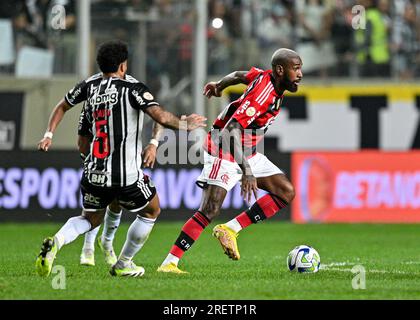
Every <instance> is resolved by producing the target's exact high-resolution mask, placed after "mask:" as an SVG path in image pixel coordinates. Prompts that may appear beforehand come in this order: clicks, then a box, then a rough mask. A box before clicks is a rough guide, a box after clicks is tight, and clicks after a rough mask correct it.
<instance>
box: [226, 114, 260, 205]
mask: <svg viewBox="0 0 420 320" xmlns="http://www.w3.org/2000/svg"><path fill="white" fill-rule="evenodd" d="M243 131H244V128H243V127H242V126H241V124H240V123H239V122H238V121H236V120H235V119H231V120H230V121H229V122H228V123H227V124H226V126H225V127H224V128H223V130H222V132H221V135H222V148H223V151H224V152H225V151H229V152H230V154H232V155H233V157H234V159H235V161H236V163H237V164H238V165H239V167H240V168H241V170H242V183H241V195H242V196H243V198H244V199H245V201H247V202H248V203H250V202H251V198H252V195H254V197H255V200H256V199H257V196H258V186H257V179H256V178H255V177H254V175H253V173H252V170H251V166H250V164H249V162H248V159H247V157H246V153H245V152H244V150H243V148H242V146H243V143H242V134H243ZM225 149H226V150H225Z"/></svg>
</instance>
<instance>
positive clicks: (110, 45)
mask: <svg viewBox="0 0 420 320" xmlns="http://www.w3.org/2000/svg"><path fill="white" fill-rule="evenodd" d="M127 59H128V46H127V44H126V43H125V42H123V41H120V40H112V41H107V42H104V43H102V44H101V45H100V46H99V49H98V54H97V55H96V62H97V63H98V66H99V69H100V70H101V71H102V72H103V73H110V72H116V71H117V70H118V67H119V65H120V64H121V63H123V62H124V61H126V60H127Z"/></svg>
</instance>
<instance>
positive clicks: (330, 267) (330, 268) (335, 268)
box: [320, 261, 420, 275]
mask: <svg viewBox="0 0 420 320" xmlns="http://www.w3.org/2000/svg"><path fill="white" fill-rule="evenodd" d="M402 263H403V264H420V261H407V262H402ZM357 264H358V263H353V262H348V261H346V262H331V263H328V264H321V266H320V270H327V271H340V272H352V269H350V268H338V267H339V266H354V265H357ZM366 272H368V273H382V274H386V273H389V274H406V275H420V273H413V272H405V271H399V270H394V271H390V270H378V269H366Z"/></svg>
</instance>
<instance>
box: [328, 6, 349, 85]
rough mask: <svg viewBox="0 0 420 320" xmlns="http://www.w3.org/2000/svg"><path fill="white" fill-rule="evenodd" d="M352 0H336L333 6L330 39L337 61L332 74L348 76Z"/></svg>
mask: <svg viewBox="0 0 420 320" xmlns="http://www.w3.org/2000/svg"><path fill="white" fill-rule="evenodd" d="M352 6H353V1H349V0H337V1H336V7H335V8H334V14H333V16H334V20H333V23H332V26H331V39H332V41H333V43H334V49H335V54H336V56H337V63H336V65H335V66H334V68H333V72H332V75H334V76H337V77H342V76H344V77H348V76H350V74H351V70H350V65H351V62H352V61H353V31H354V30H353V28H352V19H353V14H352V12H351V10H352Z"/></svg>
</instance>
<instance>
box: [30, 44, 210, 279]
mask: <svg viewBox="0 0 420 320" xmlns="http://www.w3.org/2000/svg"><path fill="white" fill-rule="evenodd" d="M127 58H128V48H127V45H126V44H125V43H122V42H120V41H110V42H106V43H104V44H102V45H101V46H100V48H99V50H98V53H97V58H96V61H97V63H98V66H99V69H100V70H101V71H102V72H101V73H99V74H96V75H94V76H92V77H90V78H88V79H86V80H84V81H82V82H80V83H79V84H77V85H76V86H75V87H74V88H73V89H72V90H70V91H69V92H68V93H67V94H66V96H65V97H64V99H62V100H61V101H60V102H59V103H58V104H57V106H56V107H55V108H54V110H53V112H52V114H51V117H50V120H49V123H48V128H47V131H46V133H45V135H44V138H43V139H42V140H41V141H40V143H39V145H38V148H39V149H40V150H42V151H47V150H48V149H49V147H50V146H51V143H52V136H53V133H54V131H55V129H56V127H57V125H58V123H59V122H60V121H61V119H62V118H63V116H64V113H65V112H66V111H68V110H69V109H71V108H72V107H73V106H74V105H76V104H78V103H80V102H83V101H85V108H86V110H87V113H86V116H87V118H88V120H89V122H90V123H91V126H92V132H93V140H92V142H91V144H90V153H89V155H88V156H87V157H86V160H85V162H84V172H83V175H82V179H81V192H82V196H83V212H82V215H81V216H78V217H73V218H70V219H69V220H68V221H67V222H66V223H65V224H64V226H63V227H62V228H61V229H60V230H59V231H58V232H57V233H56V234H55V236H54V237H48V238H46V239H45V240H44V242H43V244H42V247H41V252H40V254H39V256H38V258H37V260H36V270H37V273H38V274H39V275H41V276H48V275H49V274H50V273H51V269H52V265H53V262H54V259H55V257H56V254H57V252H58V250H60V249H61V247H62V246H63V245H66V244H68V243H70V242H72V241H74V240H75V239H76V238H77V237H78V236H79V235H81V234H84V233H86V232H87V231H89V230H92V229H94V228H95V227H97V226H98V225H99V224H100V223H101V222H102V220H103V217H104V214H105V208H106V207H107V206H108V205H109V204H110V203H111V202H112V201H113V200H114V199H115V198H116V199H118V202H119V204H120V205H121V206H122V207H124V208H125V209H127V210H128V211H131V212H135V213H137V219H136V220H135V221H134V222H133V223H132V224H131V226H130V228H129V230H128V233H127V240H126V242H125V244H124V247H123V249H122V251H121V254H120V256H119V258H118V261H117V263H116V264H115V265H113V266H112V268H111V274H112V275H117V276H141V275H143V273H144V269H143V268H142V267H140V266H136V265H135V264H134V262H133V261H132V258H133V257H134V255H135V254H136V253H137V252H138V251H139V250H140V249H141V247H142V246H143V245H144V243H145V242H146V240H147V238H148V236H149V234H150V232H151V230H152V228H153V225H154V222H155V220H156V218H157V217H158V216H159V214H160V208H159V198H158V196H157V194H156V188H155V186H154V185H153V183H152V181H151V180H150V178H149V177H148V176H146V175H145V174H144V173H143V171H142V170H141V168H140V165H141V149H142V147H141V139H140V137H141V134H142V123H143V116H144V113H147V114H148V115H149V116H150V117H151V118H152V119H153V120H154V121H156V122H158V123H160V124H161V125H163V126H164V127H167V128H172V129H177V130H179V129H184V130H194V129H196V128H199V127H204V126H205V123H204V121H205V120H206V118H204V117H203V116H200V115H197V114H191V115H189V116H184V117H183V118H182V120H184V121H181V119H180V118H178V117H177V116H175V115H174V114H172V113H170V112H168V111H166V110H164V109H163V108H162V107H161V106H160V105H159V103H158V102H156V101H155V99H154V97H153V95H152V94H151V93H150V91H149V89H148V88H147V87H146V85H144V84H143V83H141V82H139V81H137V80H136V79H134V78H133V77H131V76H129V75H127V74H126V72H127Z"/></svg>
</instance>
